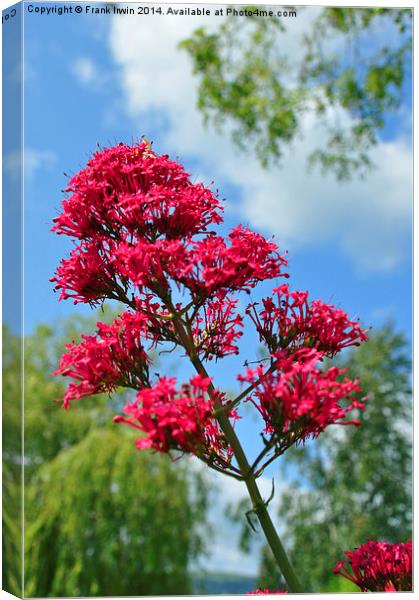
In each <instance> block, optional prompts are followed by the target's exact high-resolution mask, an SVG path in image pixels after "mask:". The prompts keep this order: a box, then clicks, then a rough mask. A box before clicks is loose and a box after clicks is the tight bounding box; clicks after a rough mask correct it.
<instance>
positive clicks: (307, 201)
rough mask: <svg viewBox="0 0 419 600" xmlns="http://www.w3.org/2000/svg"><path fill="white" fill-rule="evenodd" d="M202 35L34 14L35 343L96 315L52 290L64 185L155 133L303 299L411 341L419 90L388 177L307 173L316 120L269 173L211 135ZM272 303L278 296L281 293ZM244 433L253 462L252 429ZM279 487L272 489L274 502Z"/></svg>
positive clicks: (384, 161)
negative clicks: (284, 269)
mask: <svg viewBox="0 0 419 600" xmlns="http://www.w3.org/2000/svg"><path fill="white" fill-rule="evenodd" d="M316 10H317V9H315V8H314V9H313V8H312V9H307V10H306V12H305V13H304V14H303V13H301V16H300V15H299V17H298V18H297V20H295V21H293V22H290V21H289V22H287V25H288V27H289V33H288V34H287V35H288V37H286V38H285V39H284V42H283V43H284V46H285V47H287V48H288V47H289V49H290V52H291V53H292V52H294V53H295V52H296V51H297V50H296V48H297V44H298V42H297V41H296V40H297V39H298V35H300V34H301V32H303V31H304V28H306V27H307V26H308V25H309V24H310V22H311V21H312V19H313V17H314V13H315V11H316ZM310 11H313V12H311V13H310ZM202 23H204V24H207V25H208V26H209V27H214V23H215V22H214V21H213V20H210V21H202V20H198V19H195V20H193V19H191V18H190V19H188V18H184V19H179V18H175V17H171V18H169V17H153V18H150V17H149V18H145V17H142V18H140V17H137V16H135V17H130V18H122V17H119V18H116V17H109V16H103V17H100V16H93V15H86V14H81V15H75V14H73V15H62V16H42V17H41V16H39V15H36V14H33V13H32V14H28V13H26V15H25V149H26V156H25V165H26V173H25V176H26V180H25V326H26V331H27V332H28V333H30V332H31V331H32V330H33V329H34V327H35V326H36V325H37V324H38V323H42V322H52V321H54V320H55V319H58V318H61V317H63V316H65V315H69V314H71V313H74V312H76V313H78V314H81V313H86V312H89V309H88V308H86V307H82V306H81V305H78V306H77V307H74V306H73V304H72V303H71V302H70V301H67V302H58V297H57V296H56V295H54V294H53V291H52V287H53V286H52V284H50V283H49V281H48V280H49V278H50V277H51V276H52V274H53V272H54V270H55V268H56V266H57V264H58V262H59V260H60V259H61V258H62V257H63V256H64V255H65V254H66V253H67V252H68V250H69V248H70V247H71V244H70V242H69V240H66V239H64V238H63V237H59V236H56V235H53V234H51V233H50V231H49V230H50V227H51V222H52V219H53V217H54V216H55V215H56V214H57V212H58V211H59V207H60V201H61V199H62V197H63V194H62V192H61V190H63V189H64V187H65V186H66V182H67V177H66V176H65V175H64V173H67V174H71V173H74V172H76V171H77V170H78V169H79V168H81V167H82V166H83V165H84V164H85V162H86V160H87V158H88V157H89V154H90V153H91V152H92V151H93V150H94V149H95V147H96V146H97V144H100V145H102V146H103V145H110V144H114V143H116V142H119V141H125V142H129V141H131V140H133V139H138V138H139V137H140V136H141V135H143V134H144V135H146V136H147V138H149V139H151V140H153V141H154V148H155V149H156V150H157V151H158V152H164V153H165V152H168V153H169V154H171V156H173V157H176V156H177V157H178V158H179V160H180V161H181V162H183V163H184V164H185V165H186V166H187V168H188V170H189V171H190V172H191V173H193V175H194V176H196V177H198V178H202V179H203V180H204V181H205V182H210V181H211V180H214V181H215V184H216V187H217V188H218V189H219V191H220V195H221V196H222V197H225V198H226V220H225V225H224V231H227V230H228V229H229V228H231V227H233V226H235V225H236V224H237V223H238V222H242V223H246V224H248V225H249V226H250V227H253V228H255V229H258V230H260V231H262V232H263V233H264V234H266V235H268V236H270V235H275V239H276V240H277V242H278V244H279V245H280V247H281V249H282V250H286V249H288V251H289V272H290V274H291V280H290V282H291V285H292V286H293V287H294V288H295V289H308V290H309V291H310V294H311V297H312V298H317V297H320V298H322V299H323V300H325V301H329V302H331V303H333V304H336V305H339V306H341V307H343V308H345V309H346V310H347V311H348V312H349V313H350V314H351V315H353V316H357V317H360V318H361V320H362V322H363V323H364V324H365V325H369V326H373V327H377V326H379V325H380V324H381V323H383V322H384V321H386V320H387V319H392V320H393V321H394V322H395V323H396V325H397V326H398V328H400V329H401V330H402V331H404V332H405V334H406V335H407V336H408V337H410V329H411V259H410V252H411V202H412V196H411V147H410V144H411V140H410V129H411V128H410V107H411V99H410V95H409V88H410V85H409V82H408V84H407V86H406V93H405V103H404V106H403V107H402V109H401V110H400V111H399V113H398V114H397V115H396V116H394V115H393V116H389V118H388V119H387V121H386V127H385V128H384V130H383V132H382V137H381V141H380V143H379V144H378V146H377V148H376V149H375V151H374V155H373V159H375V162H376V163H377V165H378V167H377V169H376V170H374V171H373V172H372V173H371V174H370V175H369V176H368V177H367V178H366V179H364V180H362V181H361V180H357V179H355V180H354V181H352V182H350V183H347V184H342V183H337V182H336V181H335V180H334V179H333V178H332V177H325V176H323V175H321V174H320V173H319V172H313V173H311V174H308V173H307V172H306V170H305V158H306V155H307V153H308V151H309V149H310V148H313V147H315V146H316V143H317V142H318V141H319V140H320V139H321V136H322V131H321V130H319V129H318V127H317V124H316V123H313V121H312V120H310V119H309V118H308V119H306V120H305V121H304V124H303V136H302V140H303V141H298V142H297V143H296V144H295V147H294V148H293V149H292V152H291V153H290V154H289V155H288V156H287V157H286V158H285V160H284V162H283V165H282V169H271V170H270V171H269V172H266V171H263V170H262V169H261V168H260V166H259V165H258V164H257V162H256V160H255V158H254V156H253V154H252V153H251V151H249V152H245V153H242V154H240V153H238V152H237V150H236V149H235V148H234V147H233V146H232V144H231V142H230V140H229V137H228V135H219V134H216V133H215V132H214V131H212V130H211V129H208V130H206V129H205V128H204V127H203V126H202V120H201V117H200V115H199V113H198V112H197V111H196V109H195V107H194V102H195V81H194V79H193V78H192V76H191V73H190V65H189V63H188V59H187V57H186V56H185V55H183V54H181V53H180V51H178V50H177V49H176V46H177V43H178V41H180V40H181V39H182V38H183V37H186V36H187V35H188V34H189V33H190V32H191V31H192V29H193V28H194V27H197V26H199V25H201V24H202ZM263 292H264V293H265V294H266V293H268V292H269V286H268V285H264V286H263ZM248 344H249V346H252V342H249V343H248ZM254 346H255V344H253V347H252V352H253V350H254ZM250 358H251V357H250ZM239 366H240V365H239V364H238V363H237V361H236V362H234V361H233V362H231V361H230V362H229V363H227V366H226V367H221V366H220V367H218V368H217V370H216V377H217V381H218V382H219V383H221V384H223V385H225V386H230V388H231V386H232V385H234V379H233V380H232V379H231V372H232V369H233V368H235V369H236V370H238V369H239ZM241 427H242V431H243V435H244V440H245V445H246V447H247V448H248V449H250V450H251V449H252V431H253V425H252V422H251V421H247V420H246V422H244V423H243V424H242V426H241ZM271 472H272V471H271ZM268 484H269V479H268V478H266V479H265V480H264V481H263V482H262V486H263V487H264V490H265V489H266V490H267V493H269V489H268V488H269V485H268ZM231 485H233V484H231ZM233 487H234V490H236V487H235V484H234V486H233ZM231 489H233V488H231ZM232 493H233V492H232ZM231 552H232V550H231ZM223 556H224V555H222V553H221V554H218V559H217V557H215V558H213V564H214V566H215V567H217V568H220V565H222V564H226V563H225V562H223V561H225V560H226V559H225V557H224V558H222V557H223ZM220 557H221V558H220ZM234 561H236V563H237V565H241V567H242V570H243V571H247V570H248V569H249V564H250V563H247V562H243V559H242V558H240V557H239V558H237V557H236V558H235V559H234V560H233V558H232V559H231V561H230V563H228V564H230V568H231V569H232V568H234V564H236V563H235V562H234Z"/></svg>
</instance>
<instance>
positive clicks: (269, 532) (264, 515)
mask: <svg viewBox="0 0 419 600" xmlns="http://www.w3.org/2000/svg"><path fill="white" fill-rule="evenodd" d="M218 422H219V423H220V426H221V428H222V430H223V431H224V433H225V436H226V438H227V440H228V441H229V443H230V445H231V447H232V448H233V452H234V455H235V457H236V460H237V463H238V465H239V467H240V470H241V472H242V475H243V477H244V481H245V484H246V487H247V490H248V492H249V496H250V498H251V500H252V504H253V510H254V512H255V513H256V515H257V516H258V519H259V522H260V524H261V527H262V529H263V532H264V534H265V537H266V540H267V542H268V544H269V546H270V548H271V550H272V553H273V555H274V557H275V560H276V562H277V564H278V566H279V568H280V570H281V572H282V574H283V576H284V579H285V581H286V582H287V585H288V588H289V591H290V592H302V591H303V588H302V586H301V583H300V581H299V579H298V577H297V575H296V573H295V571H294V569H293V567H292V565H291V563H290V561H289V559H288V556H287V554H286V552H285V549H284V547H283V545H282V542H281V540H280V538H279V536H278V533H277V532H276V529H275V527H274V524H273V523H272V519H271V517H270V515H269V512H268V510H267V507H266V504H265V502H264V501H263V498H262V496H261V494H260V491H259V488H258V485H257V483H256V479H255V476H254V474H253V472H252V470H251V467H250V465H249V463H248V461H247V458H246V455H245V453H244V451H243V448H242V446H241V444H240V441H239V439H238V437H237V435H236V433H235V431H234V429H233V427H232V425H231V423H230V420H229V419H228V417H227V416H226V415H223V414H220V415H219V416H218Z"/></svg>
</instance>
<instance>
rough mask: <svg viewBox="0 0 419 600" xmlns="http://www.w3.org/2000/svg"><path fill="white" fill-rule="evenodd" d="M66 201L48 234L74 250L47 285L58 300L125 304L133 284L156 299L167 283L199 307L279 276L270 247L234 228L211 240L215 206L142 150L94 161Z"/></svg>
mask: <svg viewBox="0 0 419 600" xmlns="http://www.w3.org/2000/svg"><path fill="white" fill-rule="evenodd" d="M67 192H68V193H69V194H71V195H70V197H69V198H68V199H66V200H64V201H63V211H62V213H61V214H60V215H59V216H58V217H57V218H56V219H55V225H54V227H53V231H56V232H57V233H59V234H64V235H69V236H71V237H74V238H75V239H76V240H77V242H78V246H77V247H76V248H75V249H74V250H73V252H72V253H71V255H70V257H69V258H68V259H65V260H63V261H62V263H61V265H60V266H59V268H58V269H57V272H56V275H55V277H53V278H52V280H51V281H53V282H54V283H55V289H56V290H60V299H65V298H70V297H71V298H74V301H75V302H76V303H77V302H87V303H90V304H92V305H94V304H97V303H99V302H101V301H103V300H104V299H105V298H113V299H115V300H120V301H124V299H125V298H126V296H127V292H128V290H129V288H130V286H131V285H133V286H136V287H137V288H138V289H139V291H140V292H146V291H150V292H152V293H155V294H157V296H159V297H162V296H164V295H165V294H166V293H167V292H168V290H169V287H170V282H171V281H173V282H174V283H175V284H176V285H177V286H178V287H182V288H184V289H186V290H188V291H189V292H190V293H191V294H192V297H193V298H194V299H195V300H199V301H200V302H204V301H205V300H207V299H210V298H211V296H212V295H213V294H214V293H219V294H220V293H223V294H224V295H225V294H226V293H227V292H230V291H237V290H248V289H250V288H252V287H254V286H255V285H256V284H257V283H258V282H259V281H263V280H265V279H269V278H272V277H277V276H279V275H282V268H283V267H284V266H285V265H286V260H285V259H284V258H283V257H281V256H279V255H278V248H277V246H276V245H275V244H274V243H273V242H269V241H267V240H265V238H264V237H263V236H261V235H260V234H257V233H254V232H252V231H250V230H249V229H246V228H244V227H241V226H239V227H237V228H236V229H233V230H232V231H231V233H230V234H229V236H228V239H229V243H228V244H227V243H226V241H225V240H224V238H223V237H220V236H218V235H215V234H214V232H212V231H209V230H208V227H209V225H211V224H217V223H220V222H221V221H222V217H221V214H220V213H221V204H220V202H219V200H218V199H217V198H216V197H215V196H214V194H213V193H212V192H211V191H210V190H209V189H207V188H205V187H204V186H203V185H202V184H193V183H192V182H191V181H190V179H189V175H188V174H187V173H186V172H185V171H184V169H183V167H182V166H181V165H179V164H178V163H176V162H173V161H171V160H170V159H169V158H168V157H167V156H158V155H157V154H155V153H154V152H153V151H152V149H151V147H150V145H149V144H148V143H147V142H142V143H141V144H139V145H136V146H133V147H131V146H126V145H123V144H121V145H119V146H116V147H115V148H108V149H105V150H102V151H100V152H97V153H96V154H95V155H94V156H93V158H92V159H91V160H90V161H89V162H88V164H87V167H86V168H85V169H82V170H81V171H80V172H79V173H78V174H77V175H75V176H74V177H73V178H72V179H71V181H70V185H69V187H68V189H67Z"/></svg>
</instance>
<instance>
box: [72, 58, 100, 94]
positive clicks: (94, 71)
mask: <svg viewBox="0 0 419 600" xmlns="http://www.w3.org/2000/svg"><path fill="white" fill-rule="evenodd" d="M71 71H72V73H73V75H74V77H75V78H76V79H77V81H78V82H79V83H80V84H81V85H84V86H87V87H89V88H93V89H96V90H101V89H102V88H103V86H104V85H105V84H106V82H107V81H108V79H109V77H108V75H107V74H106V73H104V72H103V71H102V70H101V69H100V68H99V67H98V65H96V64H95V63H94V62H93V61H92V59H91V58H89V57H87V56H79V57H78V58H77V59H76V60H75V61H74V63H73V64H72V65H71Z"/></svg>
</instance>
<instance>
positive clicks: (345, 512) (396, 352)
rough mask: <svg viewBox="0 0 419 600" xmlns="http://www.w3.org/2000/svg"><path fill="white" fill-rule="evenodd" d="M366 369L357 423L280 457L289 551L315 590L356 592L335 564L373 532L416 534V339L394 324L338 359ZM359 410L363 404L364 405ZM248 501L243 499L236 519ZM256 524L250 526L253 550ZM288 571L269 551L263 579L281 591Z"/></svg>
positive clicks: (354, 372)
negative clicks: (413, 390)
mask: <svg viewBox="0 0 419 600" xmlns="http://www.w3.org/2000/svg"><path fill="white" fill-rule="evenodd" d="M336 363H337V364H338V365H339V366H340V367H344V368H346V369H347V371H348V374H349V377H353V378H356V377H359V378H360V380H361V386H362V389H363V394H360V396H362V395H365V394H366V395H367V397H368V400H367V402H366V409H365V411H363V412H362V414H360V415H359V417H360V419H361V426H360V427H353V426H347V427H342V426H340V427H339V426H337V427H329V428H328V429H327V430H326V431H325V432H324V433H322V434H321V435H320V436H319V437H318V439H317V440H315V441H313V442H312V443H308V444H306V445H305V446H302V447H299V448H294V449H291V450H290V451H288V452H287V454H286V457H285V458H284V459H283V462H282V461H280V465H281V467H280V479H281V481H286V483H285V485H283V488H282V489H284V492H283V493H282V495H281V500H280V507H279V513H278V517H279V522H280V525H281V529H282V531H283V539H284V541H285V543H286V546H287V549H289V551H290V558H291V560H292V562H293V563H295V564H297V565H298V571H299V575H300V577H301V580H302V581H304V583H305V585H306V586H307V591H311V592H314V591H315V592H350V591H359V590H358V588H356V587H355V586H353V585H352V584H351V582H349V581H347V580H345V579H343V578H342V577H337V576H335V575H333V567H334V565H335V564H336V562H338V561H340V560H342V559H343V558H344V551H345V550H352V549H354V548H355V547H357V546H359V545H360V544H363V543H365V542H366V541H367V540H369V539H373V540H377V539H381V540H388V541H389V542H399V541H402V542H404V541H407V540H409V539H411V537H412V429H411V417H412V405H411V384H410V378H411V361H410V346H409V344H408V342H407V340H406V339H405V337H404V336H403V335H401V334H399V333H398V332H396V331H395V328H394V326H393V325H391V324H387V325H386V326H384V327H382V328H380V329H377V330H376V331H375V332H371V335H370V339H369V341H368V342H366V343H365V344H363V345H362V346H361V347H360V348H357V349H354V350H351V351H349V352H347V353H346V356H343V357H342V358H341V359H340V360H338V361H336ZM358 412H359V411H358ZM243 510H246V505H244V504H242V505H241V506H238V507H236V511H235V515H236V518H237V517H239V516H240V514H242V513H243ZM251 540H252V532H251V530H250V528H248V527H246V529H244V530H243V534H242V539H241V546H242V548H243V549H244V550H247V549H248V548H249V545H250V544H251ZM282 583H283V582H282V581H281V575H280V573H279V571H278V569H277V567H276V565H275V562H274V561H273V559H272V556H271V553H270V550H269V548H268V547H265V548H264V549H263V551H262V555H261V562H260V571H259V585H260V586H261V587H263V588H269V589H277V588H278V586H279V585H282Z"/></svg>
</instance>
